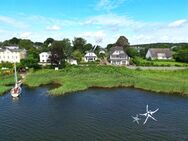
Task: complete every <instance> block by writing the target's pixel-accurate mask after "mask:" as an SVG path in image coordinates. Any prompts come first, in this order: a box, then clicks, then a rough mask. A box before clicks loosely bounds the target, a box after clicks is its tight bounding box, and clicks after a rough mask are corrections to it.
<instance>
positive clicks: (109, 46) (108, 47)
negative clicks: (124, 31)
mask: <svg viewBox="0 0 188 141" xmlns="http://www.w3.org/2000/svg"><path fill="white" fill-rule="evenodd" d="M114 46H115V44H108V45H107V47H106V49H107V51H108V52H109V51H110V49H111V48H112V47H114Z"/></svg>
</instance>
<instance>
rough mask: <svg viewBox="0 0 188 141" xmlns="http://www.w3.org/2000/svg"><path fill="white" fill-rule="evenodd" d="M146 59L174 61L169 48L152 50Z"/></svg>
mask: <svg viewBox="0 0 188 141" xmlns="http://www.w3.org/2000/svg"><path fill="white" fill-rule="evenodd" d="M146 58H151V59H152V60H155V59H158V60H166V59H172V52H171V50H170V49H169V48H150V49H149V50H148V52H147V54H146Z"/></svg>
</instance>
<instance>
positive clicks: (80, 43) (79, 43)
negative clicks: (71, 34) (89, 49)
mask: <svg viewBox="0 0 188 141" xmlns="http://www.w3.org/2000/svg"><path fill="white" fill-rule="evenodd" d="M72 43H73V47H74V50H79V51H80V52H81V53H84V45H85V44H86V40H85V39H83V38H81V37H79V38H74V40H73V41H72Z"/></svg>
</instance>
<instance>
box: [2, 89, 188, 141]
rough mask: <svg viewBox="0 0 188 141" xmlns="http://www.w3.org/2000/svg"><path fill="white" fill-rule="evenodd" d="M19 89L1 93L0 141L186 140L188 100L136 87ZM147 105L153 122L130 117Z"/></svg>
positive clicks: (187, 135)
mask: <svg viewBox="0 0 188 141" xmlns="http://www.w3.org/2000/svg"><path fill="white" fill-rule="evenodd" d="M47 90H48V88H47V87H42V88H36V89H29V88H26V87H24V88H23V94H22V96H21V97H20V98H19V99H12V98H11V96H10V95H9V94H6V95H5V96H2V97H0V141H186V140H188V98H185V97H177V96H168V95H159V94H155V93H151V92H144V91H141V90H136V89H129V88H126V89H120V88H118V89H108V90H105V89H89V90H87V91H84V92H79V93H75V94H71V95H67V96H61V97H51V96H48V95H47ZM147 104H148V105H149V109H151V110H155V109H156V108H160V110H159V111H158V112H157V113H155V114H154V117H155V118H156V119H157V120H158V121H157V122H156V121H153V120H151V119H149V120H148V122H147V124H146V125H143V122H144V117H142V120H141V122H140V124H139V125H138V124H136V123H133V122H132V121H133V119H132V117H131V116H135V115H136V114H139V113H144V112H145V107H146V105H147Z"/></svg>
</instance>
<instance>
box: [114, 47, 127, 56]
mask: <svg viewBox="0 0 188 141" xmlns="http://www.w3.org/2000/svg"><path fill="white" fill-rule="evenodd" d="M114 51H122V52H120V54H119V55H127V54H126V52H125V51H124V49H123V47H122V46H115V47H112V48H111V49H110V55H112V54H113V53H114Z"/></svg>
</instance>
